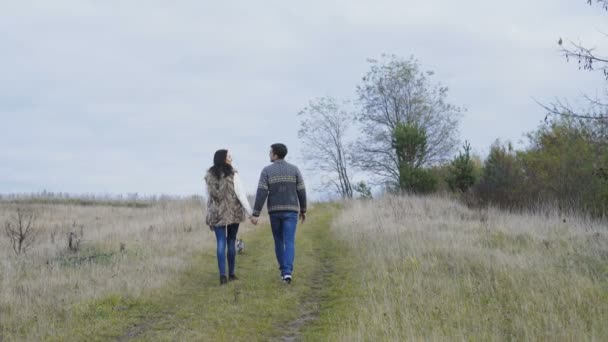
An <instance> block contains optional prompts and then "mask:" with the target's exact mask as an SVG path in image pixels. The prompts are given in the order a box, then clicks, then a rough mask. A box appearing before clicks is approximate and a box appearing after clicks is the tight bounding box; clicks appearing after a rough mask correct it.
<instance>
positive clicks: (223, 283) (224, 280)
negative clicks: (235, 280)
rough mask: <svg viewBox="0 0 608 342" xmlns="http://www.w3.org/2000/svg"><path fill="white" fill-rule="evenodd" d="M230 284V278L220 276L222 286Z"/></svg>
mask: <svg viewBox="0 0 608 342" xmlns="http://www.w3.org/2000/svg"><path fill="white" fill-rule="evenodd" d="M226 284H228V278H226V276H220V285H226Z"/></svg>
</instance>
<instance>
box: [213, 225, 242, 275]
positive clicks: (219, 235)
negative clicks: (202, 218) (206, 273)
mask: <svg viewBox="0 0 608 342" xmlns="http://www.w3.org/2000/svg"><path fill="white" fill-rule="evenodd" d="M214 230H215V239H216V240H217V266H218V268H219V269H220V276H225V275H226V244H228V272H229V274H231V275H232V274H234V267H235V260H234V259H235V258H236V248H235V243H236V233H237V232H238V230H239V224H238V223H234V224H229V225H228V226H218V227H215V229H214ZM226 231H227V232H226ZM226 233H227V234H226Z"/></svg>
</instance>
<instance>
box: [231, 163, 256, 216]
mask: <svg viewBox="0 0 608 342" xmlns="http://www.w3.org/2000/svg"><path fill="white" fill-rule="evenodd" d="M234 192H235V193H236V197H238V199H239V202H241V205H242V206H243V208H244V209H245V211H246V212H247V215H249V216H251V215H252V214H253V211H252V210H251V205H250V204H249V201H248V200H247V194H245V189H243V185H242V184H241V178H240V177H239V174H238V173H235V174H234Z"/></svg>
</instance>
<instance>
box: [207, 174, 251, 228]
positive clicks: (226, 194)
mask: <svg viewBox="0 0 608 342" xmlns="http://www.w3.org/2000/svg"><path fill="white" fill-rule="evenodd" d="M235 172H236V171H235ZM205 182H206V183H207V191H208V195H209V196H208V200H207V217H206V219H205V222H206V224H207V225H208V226H209V228H211V229H214V228H215V227H217V226H226V225H229V224H233V223H241V222H243V221H245V213H244V210H243V206H242V205H241V202H240V201H239V199H238V197H237V196H236V192H235V191H234V176H233V175H229V176H225V177H222V178H220V179H218V178H217V177H215V175H214V174H212V173H210V172H207V175H205Z"/></svg>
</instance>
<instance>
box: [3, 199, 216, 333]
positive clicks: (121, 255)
mask: <svg viewBox="0 0 608 342" xmlns="http://www.w3.org/2000/svg"><path fill="white" fill-rule="evenodd" d="M17 208H21V209H23V210H32V211H33V212H34V213H35V215H36V220H35V221H34V227H35V229H36V230H37V234H36V239H35V240H34V243H33V244H32V247H31V248H30V249H29V250H27V251H26V254H22V255H16V253H14V251H13V249H12V248H11V245H10V244H9V240H8V238H7V236H6V234H5V231H4V230H5V229H4V228H5V227H4V224H5V223H6V222H14V216H15V213H16V209H17ZM202 208H203V206H202V205H201V204H200V203H199V202H197V201H169V202H163V203H158V204H157V205H155V206H151V207H145V208H133V207H118V206H106V205H98V206H90V205H88V206H81V205H72V204H70V205H66V204H36V203H34V204H31V203H6V202H2V203H1V204H0V224H2V231H1V232H0V233H1V235H0V337H2V338H3V339H4V340H40V339H45V338H47V337H49V336H55V335H57V334H60V332H61V331H64V330H66V329H67V330H71V329H84V328H85V327H83V326H82V322H79V321H78V320H77V319H74V317H73V316H74V315H77V314H78V312H79V310H81V309H82V307H83V305H84V304H83V303H87V302H92V301H95V300H101V301H104V300H109V301H112V300H115V298H117V297H124V298H139V297H141V296H142V295H143V294H146V293H150V292H151V291H153V290H154V289H158V288H160V287H162V286H165V285H166V284H167V283H170V282H171V281H172V279H174V278H175V277H177V276H178V275H180V274H181V273H182V272H183V271H184V270H185V269H186V268H187V266H188V265H189V264H190V263H191V261H190V260H191V259H192V256H193V255H194V253H197V252H200V251H201V250H202V249H205V248H210V246H213V245H214V237H213V236H212V235H213V234H210V232H209V229H208V228H207V227H204V226H203V224H202V223H203V222H204V220H203V216H202V215H203V209H202ZM70 232H74V233H75V235H76V236H77V238H79V239H80V240H81V242H80V248H79V250H78V251H70V250H69V249H68V235H69V233H70ZM85 306H86V305H85ZM73 325H74V326H73ZM2 338H0V339H2Z"/></svg>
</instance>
